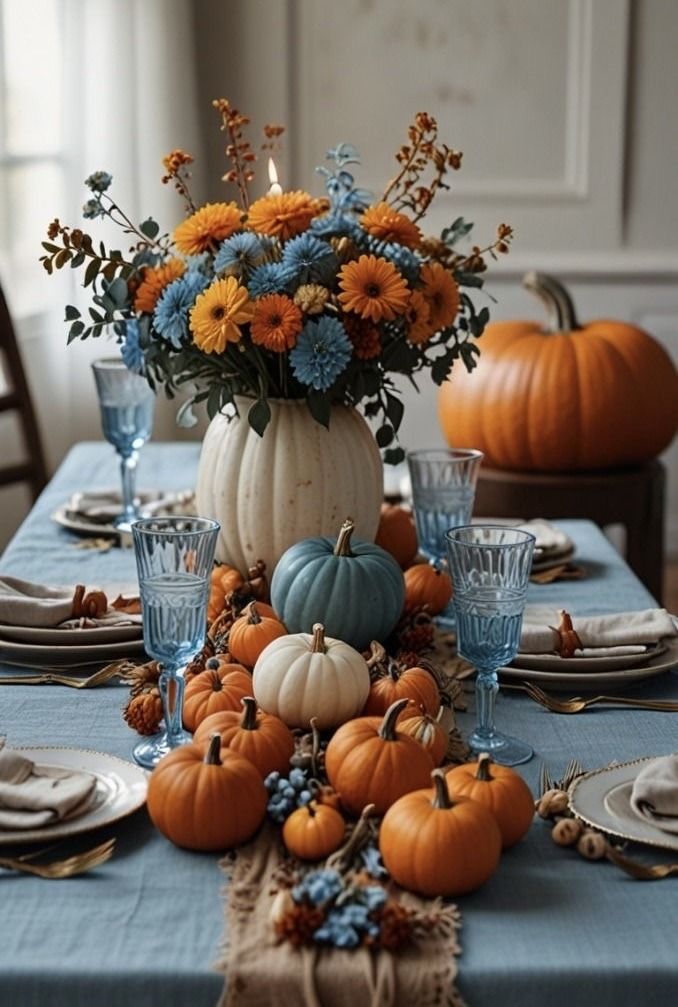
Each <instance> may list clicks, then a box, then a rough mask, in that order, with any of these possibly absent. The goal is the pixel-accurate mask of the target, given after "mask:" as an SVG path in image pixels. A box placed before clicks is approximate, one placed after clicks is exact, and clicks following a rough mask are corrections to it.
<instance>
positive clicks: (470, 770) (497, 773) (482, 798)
mask: <svg viewBox="0 0 678 1007" xmlns="http://www.w3.org/2000/svg"><path fill="white" fill-rule="evenodd" d="M447 783H448V785H449V788H450V792H451V793H452V796H453V797H470V798H471V799H472V800H474V801H478V802H479V803H480V804H482V805H483V806H484V807H485V808H487V809H488V811H491V812H492V814H493V815H494V817H495V818H496V820H497V824H498V825H499V830H500V832H501V835H502V841H503V844H504V849H508V847H509V846H513V845H514V844H515V843H517V842H518V840H519V839H522V838H523V836H524V835H525V833H526V832H527V830H528V829H529V828H530V825H531V824H532V819H533V818H534V797H533V796H532V791H531V790H530V788H529V787H528V785H527V784H526V783H525V780H524V779H523V778H522V776H519V775H518V773H516V772H515V770H513V769H510V768H509V767H508V766H498V765H497V764H496V763H494V762H492V759H491V758H490V756H489V755H487V754H486V753H483V754H482V755H481V756H480V757H479V758H478V761H477V762H466V763H464V764H463V765H462V766H455V767H454V768H453V769H450V770H449V772H448V773H447Z"/></svg>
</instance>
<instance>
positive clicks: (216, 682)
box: [184, 657, 252, 731]
mask: <svg viewBox="0 0 678 1007" xmlns="http://www.w3.org/2000/svg"><path fill="white" fill-rule="evenodd" d="M251 694H252V676H251V675H250V673H249V671H248V670H247V669H246V668H243V666H242V665H241V664H226V663H225V662H223V661H221V660H220V659H219V658H218V657H211V658H210V659H209V661H207V663H206V665H205V670H204V671H201V672H200V673H199V674H198V675H196V676H195V677H194V678H192V679H191V681H190V682H188V683H187V684H186V692H185V694H184V727H185V728H186V730H188V731H195V729H196V728H197V726H198V724H200V723H201V721H203V720H205V718H206V717H209V715H210V714H211V713H219V712H220V711H222V710H239V709H240V703H241V700H242V699H244V697H245V696H250V695H251Z"/></svg>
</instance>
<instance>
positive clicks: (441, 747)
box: [398, 708, 450, 766]
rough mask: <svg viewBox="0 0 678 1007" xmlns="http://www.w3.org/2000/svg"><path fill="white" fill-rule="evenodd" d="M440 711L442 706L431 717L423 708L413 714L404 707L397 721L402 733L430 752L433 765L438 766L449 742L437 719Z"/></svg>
mask: <svg viewBox="0 0 678 1007" xmlns="http://www.w3.org/2000/svg"><path fill="white" fill-rule="evenodd" d="M441 713H442V708H441V709H440V710H439V711H438V717H432V716H431V715H430V714H429V713H426V711H425V710H424V711H422V712H420V713H416V714H414V715H413V714H412V713H411V712H408V709H407V708H406V709H405V711H404V712H403V714H402V715H401V717H400V720H399V721H398V730H400V731H402V732H403V734H409V736H410V737H411V738H414V740H415V741H418V742H419V744H420V745H423V746H424V748H426V749H427V750H428V751H429V752H430V753H431V758H432V759H433V764H434V765H435V766H439V765H440V763H441V762H442V761H443V759H444V758H445V752H446V751H447V746H448V744H449V742H450V739H449V736H448V734H447V731H446V730H445V728H444V727H443V725H442V724H441V723H440V720H439V717H440V714H441Z"/></svg>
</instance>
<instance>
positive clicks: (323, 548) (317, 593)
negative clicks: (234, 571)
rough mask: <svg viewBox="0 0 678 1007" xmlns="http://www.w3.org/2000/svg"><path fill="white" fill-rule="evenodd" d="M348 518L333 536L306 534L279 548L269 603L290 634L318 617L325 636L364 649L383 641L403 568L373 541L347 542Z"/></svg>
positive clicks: (399, 606)
mask: <svg viewBox="0 0 678 1007" xmlns="http://www.w3.org/2000/svg"><path fill="white" fill-rule="evenodd" d="M353 529H354V524H353V521H352V520H351V519H350V518H349V519H348V520H347V521H345V522H344V524H343V525H342V527H341V531H340V532H339V536H338V538H336V539H333V538H327V537H323V538H307V539H303V541H301V542H297V543H296V545H293V546H291V547H290V548H289V549H288V550H287V552H285V553H283V555H282V556H281V558H280V560H279V561H278V565H277V566H276V568H275V571H274V573H273V579H272V581H271V604H272V605H273V608H274V609H275V610H276V612H277V613H278V615H279V617H280V619H281V621H282V622H284V623H285V626H286V627H287V629H288V630H289V632H290V633H310V632H311V631H312V628H313V624H314V623H316V622H321V623H322V624H323V625H324V627H325V632H326V633H327V635H328V636H331V637H334V638H335V639H337V640H343V641H344V643H348V644H350V645H351V646H352V647H355V649H356V650H364V649H365V648H366V647H368V646H369V645H370V642H371V641H372V640H380V641H383V640H385V639H386V638H387V637H388V635H389V634H390V633H391V631H392V630H393V628H394V627H395V624H396V623H397V621H398V619H399V618H400V615H401V613H402V610H403V605H404V603H405V581H404V579H403V574H402V570H401V569H400V567H399V565H398V564H397V563H396V561H395V560H394V559H393V557H392V556H391V555H389V553H387V552H386V551H385V550H384V549H382V548H381V547H380V546H378V545H375V544H374V543H373V542H354V543H351V535H352V534H353Z"/></svg>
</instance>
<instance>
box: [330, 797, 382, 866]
mask: <svg viewBox="0 0 678 1007" xmlns="http://www.w3.org/2000/svg"><path fill="white" fill-rule="evenodd" d="M373 812H374V805H373V804H366V805H365V807H364V808H363V810H362V811H361V813H360V818H359V819H358V821H357V822H356V824H355V828H354V829H353V831H352V832H351V835H350V836H349V837H348V839H347V840H346V842H345V843H344V845H343V846H340V847H339V849H338V850H336V852H335V853H333V854H332V855H331V856H329V857H328V858H327V862H326V866H327V867H333V868H334V869H335V870H336V871H339V873H340V874H345V873H346V872H347V871H350V870H351V867H352V866H353V863H354V862H355V859H356V857H357V856H358V854H359V853H360V851H361V850H362V849H363V847H364V846H366V845H367V843H368V842H369V841H370V839H371V838H372V829H371V826H370V821H369V819H370V818H371V816H372V814H373Z"/></svg>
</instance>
